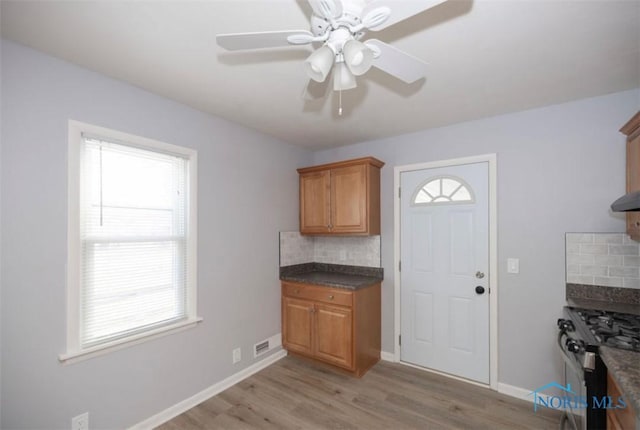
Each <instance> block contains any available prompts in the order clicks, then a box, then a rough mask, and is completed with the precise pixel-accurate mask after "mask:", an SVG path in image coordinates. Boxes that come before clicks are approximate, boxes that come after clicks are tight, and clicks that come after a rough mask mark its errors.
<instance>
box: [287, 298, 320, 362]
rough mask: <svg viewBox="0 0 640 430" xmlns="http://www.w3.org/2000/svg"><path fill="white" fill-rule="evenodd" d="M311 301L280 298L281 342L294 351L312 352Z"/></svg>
mask: <svg viewBox="0 0 640 430" xmlns="http://www.w3.org/2000/svg"><path fill="white" fill-rule="evenodd" d="M313 312H314V308H313V302H309V301H307V300H297V299H291V298H289V297H283V298H282V344H283V346H284V347H285V348H286V349H288V350H290V351H294V352H299V353H301V354H307V355H310V354H312V353H313V334H312V330H313Z"/></svg>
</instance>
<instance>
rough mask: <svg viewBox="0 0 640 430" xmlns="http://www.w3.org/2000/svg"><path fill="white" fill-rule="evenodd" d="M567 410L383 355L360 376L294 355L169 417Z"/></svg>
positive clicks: (530, 416) (342, 422) (357, 424)
mask: <svg viewBox="0 0 640 430" xmlns="http://www.w3.org/2000/svg"><path fill="white" fill-rule="evenodd" d="M559 422H560V413H559V412H557V411H552V410H548V409H543V410H538V412H537V413H534V411H533V405H532V404H531V403H528V402H525V401H522V400H516V399H513V398H512V397H508V396H505V395H502V394H498V393H496V392H494V391H491V390H488V389H486V388H482V387H478V386H474V385H471V384H466V383H463V382H459V381H456V380H453V379H450V378H446V377H443V376H439V375H434V374H432V373H428V372H424V371H421V370H418V369H414V368H411V367H408V366H404V365H401V364H395V363H389V362H380V363H378V364H377V365H376V366H374V367H373V368H372V369H371V370H370V371H369V372H368V373H367V374H366V375H364V376H363V377H362V378H361V379H356V378H353V377H350V376H347V375H343V374H341V373H339V372H336V371H333V370H332V369H329V368H327V367H324V366H321V365H317V364H315V363H311V362H309V361H306V360H304V359H300V358H296V357H292V356H288V357H285V358H283V359H282V360H279V361H278V362H276V363H275V364H273V365H271V366H269V367H268V368H266V369H263V370H261V371H260V372H258V373H256V374H255V375H253V376H251V377H249V378H247V379H245V380H244V381H242V382H240V383H238V384H237V385H235V386H233V387H231V388H229V389H228V390H226V391H223V392H222V393H220V394H218V395H217V396H214V397H212V398H210V399H209V400H207V401H205V402H203V403H201V404H199V405H198V406H196V407H194V408H192V409H190V410H188V411H187V412H185V413H183V414H182V415H179V416H177V417H176V418H174V419H173V420H171V421H169V422H167V423H165V424H164V425H162V426H161V427H159V429H160V430H178V429H179V430H190V429H194V430H196V429H197V430H200V429H367V430H368V429H441V428H452V429H456V428H457V429H557V428H558V425H559Z"/></svg>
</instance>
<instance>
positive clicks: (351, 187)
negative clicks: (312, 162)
mask: <svg viewBox="0 0 640 430" xmlns="http://www.w3.org/2000/svg"><path fill="white" fill-rule="evenodd" d="M331 224H332V227H331V232H332V233H366V232H367V166H366V165H363V164H361V165H356V166H348V167H340V168H336V169H331Z"/></svg>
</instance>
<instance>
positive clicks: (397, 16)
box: [362, 0, 446, 31]
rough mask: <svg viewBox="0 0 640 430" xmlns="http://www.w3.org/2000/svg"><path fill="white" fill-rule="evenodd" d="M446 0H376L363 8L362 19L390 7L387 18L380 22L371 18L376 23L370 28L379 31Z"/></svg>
mask: <svg viewBox="0 0 640 430" xmlns="http://www.w3.org/2000/svg"><path fill="white" fill-rule="evenodd" d="M445 1H446V0H420V1H417V0H403V1H397V0H374V1H372V2H371V3H369V4H367V5H366V6H365V7H364V9H363V10H362V17H363V18H362V21H363V22H367V21H370V20H371V19H367V15H369V14H370V13H373V14H379V12H380V11H381V10H384V9H388V10H389V11H390V12H391V13H390V14H389V17H388V18H387V19H386V20H384V21H383V22H380V23H379V22H375V21H376V20H371V21H374V25H372V26H371V27H368V29H369V30H372V31H379V30H382V29H383V28H387V27H390V26H392V25H393V24H395V23H398V22H400V21H403V20H405V19H407V18H410V17H412V16H413V15H417V14H419V13H420V12H423V11H425V10H427V9H430V8H432V7H434V6H436V5H439V4H440V3H443V2H445Z"/></svg>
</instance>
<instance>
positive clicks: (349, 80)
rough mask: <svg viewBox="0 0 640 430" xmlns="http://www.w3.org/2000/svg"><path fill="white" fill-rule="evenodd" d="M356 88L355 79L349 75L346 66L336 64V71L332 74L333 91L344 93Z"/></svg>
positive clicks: (352, 75)
mask: <svg viewBox="0 0 640 430" xmlns="http://www.w3.org/2000/svg"><path fill="white" fill-rule="evenodd" d="M356 86H357V84H356V77H355V76H354V74H353V73H351V71H350V70H349V68H348V67H347V66H346V64H345V63H338V64H336V69H335V71H334V72H333V90H334V91H346V90H350V89H353V88H355V87H356Z"/></svg>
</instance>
